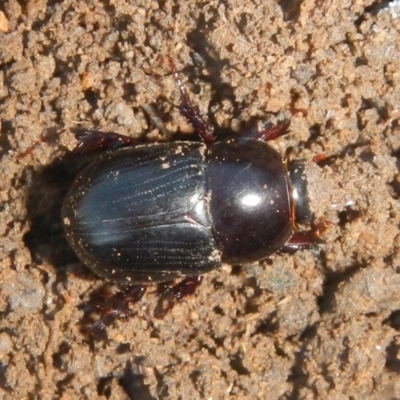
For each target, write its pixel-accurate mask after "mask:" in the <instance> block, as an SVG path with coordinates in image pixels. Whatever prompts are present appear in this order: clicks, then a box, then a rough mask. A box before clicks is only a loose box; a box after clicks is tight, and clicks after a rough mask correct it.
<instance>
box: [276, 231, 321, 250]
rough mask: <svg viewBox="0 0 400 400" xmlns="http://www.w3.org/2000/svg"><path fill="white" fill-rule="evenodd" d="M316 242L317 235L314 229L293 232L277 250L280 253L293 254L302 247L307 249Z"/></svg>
mask: <svg viewBox="0 0 400 400" xmlns="http://www.w3.org/2000/svg"><path fill="white" fill-rule="evenodd" d="M317 242H318V235H316V234H315V232H314V231H312V230H309V231H299V232H294V233H293V235H292V237H291V238H290V239H289V240H288V241H287V242H286V243H285V245H284V246H283V247H282V248H281V249H280V250H279V251H280V252H281V253H289V254H294V253H296V251H299V250H302V249H309V248H310V247H313V246H314V245H315V244H316V243H317Z"/></svg>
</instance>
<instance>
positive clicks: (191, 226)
mask: <svg viewBox="0 0 400 400" xmlns="http://www.w3.org/2000/svg"><path fill="white" fill-rule="evenodd" d="M174 78H175V80H176V83H177V86H178V88H179V91H180V99H181V107H180V109H181V112H182V114H183V115H184V116H185V117H186V118H187V119H188V120H189V122H190V123H191V124H192V125H193V127H194V130H195V131H196V132H197V134H198V135H199V136H200V138H201V139H202V142H189V141H177V142H172V143H156V144H147V145H137V143H135V141H134V140H133V139H131V138H129V137H126V136H122V135H118V134H115V133H101V132H90V131H89V132H86V133H85V134H81V135H77V138H78V140H79V141H80V143H79V145H78V147H77V150H76V151H78V152H82V153H84V152H86V151H89V152H90V151H91V150H92V149H98V148H102V149H105V151H104V152H102V153H101V154H100V155H99V156H98V157H96V158H95V159H94V160H93V161H91V162H90V163H89V164H88V165H87V166H86V167H85V168H83V170H81V171H80V172H79V173H78V175H77V176H76V178H75V180H74V182H73V183H72V185H71V187H70V189H69V191H68V194H67V196H66V198H65V200H64V204H63V209H62V219H63V224H64V229H65V233H66V237H67V239H68V242H69V243H70V245H71V247H72V249H73V250H74V251H75V253H76V254H77V256H78V257H79V258H80V260H81V261H82V262H83V263H84V264H85V265H86V266H88V267H89V268H91V269H92V270H93V271H94V272H95V273H96V274H97V275H99V276H101V277H103V278H106V279H107V280H111V281H117V282H122V283H124V284H130V285H135V287H136V288H137V287H138V285H142V286H141V287H142V288H145V287H146V285H147V284H150V283H153V282H166V281H172V280H176V279H178V278H183V281H181V282H180V283H178V284H176V285H175V286H170V288H169V290H170V291H171V295H170V297H171V299H170V305H169V306H168V307H170V306H171V304H172V303H173V302H174V301H175V299H176V298H181V297H182V296H183V295H186V294H188V293H192V292H193V290H194V288H195V287H196V286H197V285H198V284H199V283H200V278H199V275H201V274H203V273H205V272H207V271H210V270H213V269H215V268H217V267H219V266H220V265H221V263H230V264H245V263H250V262H254V261H258V260H262V259H265V258H266V257H268V256H269V255H271V254H273V253H275V252H277V251H279V250H281V251H285V250H296V249H298V248H302V247H306V246H309V245H311V244H313V243H314V241H315V231H313V230H309V231H305V232H300V231H298V230H297V223H308V222H310V220H311V218H312V214H311V212H310V209H309V206H308V201H307V180H306V179H305V174H304V165H303V163H302V162H301V161H298V160H293V161H287V160H285V159H284V158H283V157H282V156H281V154H280V153H279V152H278V151H276V150H275V149H273V148H272V147H271V146H270V145H268V144H267V143H266V142H267V141H268V140H272V139H275V138H276V137H278V136H280V135H282V134H284V133H285V131H286V129H287V124H286V123H282V124H280V125H277V126H272V125H269V124H267V125H265V127H264V128H263V129H262V130H261V131H259V132H254V131H251V132H245V135H244V136H242V137H240V138H236V139H231V140H225V141H219V142H218V141H217V142H215V143H214V135H213V133H214V129H213V127H212V126H211V125H210V124H209V122H208V121H207V120H206V119H204V118H203V117H202V116H201V114H200V112H199V109H198V108H197V107H195V106H193V105H192V104H191V102H190V99H189V97H188V95H187V93H186V92H185V89H184V87H183V84H182V82H181V80H180V78H179V77H178V74H177V73H176V71H175V70H174ZM143 292H144V290H140V291H139V293H140V296H141V295H142V294H143Z"/></svg>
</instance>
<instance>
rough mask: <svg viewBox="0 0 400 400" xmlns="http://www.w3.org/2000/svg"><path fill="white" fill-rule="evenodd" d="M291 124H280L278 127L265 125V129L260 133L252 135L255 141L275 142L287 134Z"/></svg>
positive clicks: (269, 124) (268, 123)
mask: <svg viewBox="0 0 400 400" xmlns="http://www.w3.org/2000/svg"><path fill="white" fill-rule="evenodd" d="M289 125H290V123H289V122H287V121H286V122H280V123H279V124H277V125H272V124H271V123H270V122H267V123H265V124H264V126H263V128H262V129H261V130H260V131H257V132H256V133H255V134H254V135H252V138H253V139H258V140H263V141H264V142H268V141H269V140H275V139H277V138H278V137H281V136H283V135H286V134H287V130H288V128H289Z"/></svg>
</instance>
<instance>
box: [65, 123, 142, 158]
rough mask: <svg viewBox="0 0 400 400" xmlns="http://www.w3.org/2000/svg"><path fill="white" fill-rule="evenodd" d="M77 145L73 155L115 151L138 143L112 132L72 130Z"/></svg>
mask: <svg viewBox="0 0 400 400" xmlns="http://www.w3.org/2000/svg"><path fill="white" fill-rule="evenodd" d="M73 133H74V135H75V138H76V140H78V142H79V143H78V144H77V146H76V147H75V149H74V152H75V153H79V154H81V153H91V152H94V151H98V150H117V149H120V148H122V147H128V146H136V145H137V144H138V143H139V142H138V140H137V139H134V138H132V137H129V136H125V135H120V134H119V133H114V132H101V131H92V130H88V129H86V130H74V132H73Z"/></svg>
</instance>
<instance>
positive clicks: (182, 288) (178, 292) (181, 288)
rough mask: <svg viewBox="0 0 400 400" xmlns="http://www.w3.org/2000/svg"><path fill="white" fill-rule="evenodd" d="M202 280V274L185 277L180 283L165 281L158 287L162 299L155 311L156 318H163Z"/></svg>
mask: <svg viewBox="0 0 400 400" xmlns="http://www.w3.org/2000/svg"><path fill="white" fill-rule="evenodd" d="M201 281H202V277H201V276H194V277H190V278H185V279H183V280H182V281H180V282H178V283H174V282H165V283H161V284H160V285H159V287H158V293H159V294H160V301H159V303H158V305H157V307H156V309H155V311H154V316H155V317H156V318H163V317H164V316H165V314H167V313H168V312H169V311H170V310H172V308H173V307H174V306H175V304H176V303H178V302H179V301H181V300H182V299H183V298H184V297H186V296H190V295H192V294H193V293H194V292H195V291H196V289H197V287H198V286H199V285H200V283H201Z"/></svg>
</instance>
